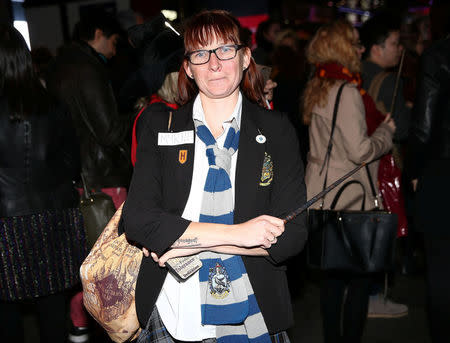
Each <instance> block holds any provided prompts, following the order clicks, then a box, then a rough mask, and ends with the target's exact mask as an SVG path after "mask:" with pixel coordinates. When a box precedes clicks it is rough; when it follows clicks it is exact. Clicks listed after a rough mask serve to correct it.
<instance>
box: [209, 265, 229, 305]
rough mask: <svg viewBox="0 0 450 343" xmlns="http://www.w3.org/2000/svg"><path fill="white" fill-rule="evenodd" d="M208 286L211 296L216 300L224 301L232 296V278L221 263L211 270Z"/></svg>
mask: <svg viewBox="0 0 450 343" xmlns="http://www.w3.org/2000/svg"><path fill="white" fill-rule="evenodd" d="M208 286H209V291H210V294H211V296H213V297H214V298H216V299H224V298H226V297H227V296H228V294H230V291H231V281H230V278H229V276H228V273H227V271H226V269H225V267H224V266H223V265H221V264H220V263H219V262H217V263H216V265H215V266H214V267H213V268H209V278H208Z"/></svg>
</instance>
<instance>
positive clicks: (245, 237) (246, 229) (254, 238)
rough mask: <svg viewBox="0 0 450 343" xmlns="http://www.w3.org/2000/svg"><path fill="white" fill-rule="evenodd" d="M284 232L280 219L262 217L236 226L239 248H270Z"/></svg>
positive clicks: (282, 222)
mask: <svg viewBox="0 0 450 343" xmlns="http://www.w3.org/2000/svg"><path fill="white" fill-rule="evenodd" d="M283 232H284V221H283V220H282V219H279V218H276V217H272V216H268V215H263V216H259V217H256V218H253V219H251V220H249V221H247V222H245V223H242V224H239V225H238V231H237V234H238V236H239V241H240V244H239V245H241V246H245V247H255V246H257V247H264V248H266V249H268V248H270V247H271V246H272V245H273V244H275V243H276V242H277V237H279V236H281V235H282V234H283Z"/></svg>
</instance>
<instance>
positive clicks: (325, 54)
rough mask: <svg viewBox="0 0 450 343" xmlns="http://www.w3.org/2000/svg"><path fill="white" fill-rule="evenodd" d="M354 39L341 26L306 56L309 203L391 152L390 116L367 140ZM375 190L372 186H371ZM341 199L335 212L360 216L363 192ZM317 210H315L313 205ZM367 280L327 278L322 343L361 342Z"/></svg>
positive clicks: (359, 176) (363, 177)
mask: <svg viewBox="0 0 450 343" xmlns="http://www.w3.org/2000/svg"><path fill="white" fill-rule="evenodd" d="M359 49H360V48H359V47H358V34H357V31H356V30H355V29H354V28H353V27H352V25H351V24H350V23H349V22H347V21H345V20H339V21H335V22H332V23H331V24H329V25H326V26H323V27H321V28H320V29H319V30H318V31H317V33H316V34H315V36H314V37H313V38H312V40H311V42H310V44H309V46H308V48H307V50H306V58H307V61H308V62H309V63H310V64H312V65H315V68H316V69H315V74H314V76H313V78H312V79H311V80H309V81H308V83H307V86H306V89H305V92H304V94H303V106H304V108H303V119H304V121H305V123H306V124H307V125H309V141H310V151H309V153H308V164H307V166H306V173H305V182H306V186H307V187H306V188H307V193H308V198H311V197H312V196H313V195H315V194H317V193H319V192H320V191H321V190H322V189H323V185H324V178H325V177H326V178H327V179H326V184H327V185H330V184H331V183H332V182H333V181H335V180H336V179H338V178H339V177H341V176H343V175H344V174H346V173H347V172H349V171H350V170H352V169H354V168H355V167H356V166H357V165H359V164H361V163H362V162H371V161H374V160H376V159H378V158H380V157H381V156H382V155H384V154H386V153H387V152H389V150H390V149H391V148H392V137H393V134H394V131H395V124H394V122H393V120H392V119H391V118H390V116H386V118H385V119H384V121H383V122H382V123H381V124H380V125H379V126H378V127H377V128H376V130H375V131H374V132H373V133H372V135H371V136H370V137H369V136H368V132H367V125H366V118H365V103H364V102H363V98H362V96H361V93H363V91H362V90H361V82H360V76H359V72H360V67H361V62H360V58H359ZM343 82H348V83H347V84H346V85H344V86H343V90H342V94H341V99H340V102H339V110H338V112H337V119H336V130H335V133H334V136H333V140H332V142H333V149H332V151H331V155H330V158H329V163H328V166H329V167H328V172H322V171H321V170H322V169H323V166H324V163H325V162H326V161H325V158H326V155H327V147H328V141H329V139H330V133H331V128H332V118H333V109H334V106H335V102H336V96H337V92H338V89H339V88H340V87H341V85H342V83H343ZM358 88H360V89H359V90H358ZM369 169H370V173H371V176H372V179H373V180H376V178H377V170H378V162H377V161H374V162H372V163H370V165H369ZM366 173H367V171H366V170H365V169H363V170H360V171H359V172H357V173H356V174H354V175H353V176H352V177H351V178H350V180H352V179H353V180H357V181H359V182H361V183H362V184H363V185H364V188H365V189H366V190H367V191H366V199H365V204H366V205H365V206H366V208H365V209H366V210H369V209H370V208H371V207H372V206H373V199H370V197H371V196H370V191H368V190H370V184H369V180H368V177H367V174H366ZM375 187H376V184H375ZM349 188H350V189H349V190H348V191H346V192H344V193H343V194H342V196H341V197H340V199H339V201H338V203H337V205H336V209H337V210H339V209H345V210H352V209H354V210H359V209H360V206H361V202H362V200H363V199H362V198H363V192H362V190H361V188H360V187H359V186H358V185H354V186H350V187H349ZM337 191H338V189H335V190H333V191H331V192H330V193H329V194H327V195H326V196H325V197H324V199H323V201H324V202H323V208H325V209H327V208H329V207H330V203H331V201H332V199H333V198H334V197H335V195H336V193H337ZM313 206H315V207H316V208H319V204H317V205H313ZM371 282H372V277H371V276H370V275H359V274H351V273H345V272H325V273H324V275H323V280H322V285H321V293H320V302H321V313H322V323H323V335H324V342H325V343H336V342H342V343H343V342H346V343H347V342H360V341H361V337H362V334H363V330H364V324H365V322H366V318H367V309H368V302H369V289H370V285H371Z"/></svg>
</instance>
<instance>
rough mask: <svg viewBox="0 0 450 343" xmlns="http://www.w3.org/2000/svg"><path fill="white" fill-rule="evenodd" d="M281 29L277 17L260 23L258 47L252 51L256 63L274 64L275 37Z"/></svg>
mask: <svg viewBox="0 0 450 343" xmlns="http://www.w3.org/2000/svg"><path fill="white" fill-rule="evenodd" d="M280 29H281V26H280V23H279V22H278V21H277V20H275V19H268V20H266V21H263V22H261V23H260V24H259V25H258V29H257V31H256V48H255V49H254V50H253V51H252V57H253V59H254V60H255V62H256V64H262V65H266V66H269V65H271V64H272V62H271V57H272V56H271V55H272V52H273V47H274V43H275V39H276V37H277V34H278V32H280Z"/></svg>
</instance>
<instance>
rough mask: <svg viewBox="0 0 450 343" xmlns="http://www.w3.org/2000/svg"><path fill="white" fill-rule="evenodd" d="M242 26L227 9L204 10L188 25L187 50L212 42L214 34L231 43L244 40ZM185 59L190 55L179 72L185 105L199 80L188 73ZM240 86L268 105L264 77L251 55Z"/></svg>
mask: <svg viewBox="0 0 450 343" xmlns="http://www.w3.org/2000/svg"><path fill="white" fill-rule="evenodd" d="M239 29H240V24H239V21H238V20H237V19H236V18H235V17H233V16H232V15H231V14H230V13H229V12H227V11H222V10H212V11H202V12H200V13H199V14H197V15H195V16H194V17H192V19H191V20H190V21H189V22H188V23H187V25H186V27H185V32H184V47H185V53H188V52H190V51H194V50H198V49H199V48H201V47H202V46H206V45H208V44H209V43H210V42H211V40H212V39H213V38H217V39H219V40H223V41H224V42H227V43H228V42H231V43H233V44H242V40H241V38H240V35H239V31H240V30H239ZM244 49H248V48H247V47H246V48H244ZM184 63H189V62H188V59H187V57H185V58H184V60H183V63H182V65H181V67H180V70H179V72H178V92H179V99H178V101H179V103H180V104H181V105H184V104H186V103H187V102H189V101H190V100H192V99H193V98H194V97H195V96H196V95H197V94H198V87H197V84H196V83H195V81H194V80H192V79H190V78H189V77H188V76H187V74H186V71H185V70H184V67H183V65H184ZM240 89H241V91H242V93H244V95H245V96H246V97H247V98H248V99H249V100H250V101H252V102H254V103H257V104H259V105H261V106H264V101H265V98H264V79H263V77H262V75H261V73H260V72H259V71H258V70H257V68H256V63H255V61H254V60H253V58H251V60H250V64H249V66H248V68H247V69H246V70H245V71H244V74H243V77H242V80H241V84H240Z"/></svg>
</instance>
